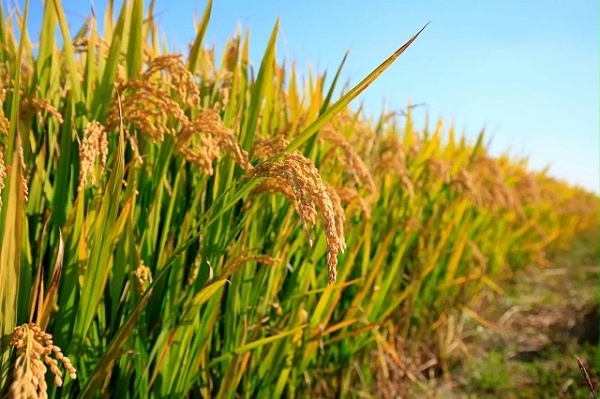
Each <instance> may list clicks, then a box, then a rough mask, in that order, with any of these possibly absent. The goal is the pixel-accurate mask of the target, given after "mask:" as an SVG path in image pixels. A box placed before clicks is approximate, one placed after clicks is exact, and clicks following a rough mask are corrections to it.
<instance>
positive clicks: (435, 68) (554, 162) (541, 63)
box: [3, 0, 600, 193]
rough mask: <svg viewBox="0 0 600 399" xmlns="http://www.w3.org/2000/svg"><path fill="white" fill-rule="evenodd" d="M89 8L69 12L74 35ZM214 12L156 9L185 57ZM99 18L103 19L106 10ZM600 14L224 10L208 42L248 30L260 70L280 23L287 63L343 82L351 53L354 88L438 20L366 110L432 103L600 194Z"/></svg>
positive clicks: (377, 6)
mask: <svg viewBox="0 0 600 399" xmlns="http://www.w3.org/2000/svg"><path fill="white" fill-rule="evenodd" d="M3 3H4V4H5V2H3ZM41 3H42V2H41V1H40V0H33V1H32V2H31V8H30V12H31V15H30V25H29V26H31V27H34V26H39V25H40V24H39V22H38V21H40V20H41V10H42V6H41ZM116 3H117V4H120V2H119V1H117V2H116ZM19 4H21V5H22V4H23V1H22V0H20V1H19ZM90 4H91V3H89V2H86V1H79V0H66V1H63V7H64V9H65V11H66V12H67V18H68V19H69V21H70V25H71V29H72V31H75V30H76V29H78V28H79V27H80V26H81V23H83V20H84V17H85V16H87V15H89V13H90V12H89V10H90ZM204 6H205V3H204V2H198V1H174V0H171V1H165V0H156V6H155V11H156V13H157V21H158V23H159V24H160V26H161V28H162V32H163V33H164V34H165V36H166V37H167V39H168V43H170V44H171V45H172V47H173V48H174V49H175V50H178V51H181V52H183V51H184V49H185V48H187V44H188V43H189V41H191V40H192V39H193V37H194V15H196V16H198V18H199V16H200V15H201V14H202V12H203V10H204ZM94 7H95V9H96V12H97V15H98V16H99V17H100V18H102V17H103V15H104V8H105V1H95V2H94ZM5 9H6V8H5ZM598 13H599V10H598V2H597V1H595V0H594V1H566V0H564V1H550V0H548V1H527V2H523V1H512V0H511V1H504V2H491V1H486V2H474V1H463V0H455V1H451V2H450V1H433V0H421V1H416V0H414V1H413V0H410V1H370V2H367V1H355V0H351V1H314V0H305V1H275V0H271V1H219V0H215V3H214V5H213V11H212V16H211V22H210V24H209V29H208V32H207V36H206V40H205V43H206V44H208V45H212V44H213V43H214V44H215V46H216V48H217V50H219V49H222V48H223V44H224V43H225V41H226V40H227V38H228V37H230V36H231V35H232V34H233V33H235V31H236V29H237V26H238V24H241V26H242V28H243V29H244V30H245V29H246V27H250V32H251V33H250V47H251V54H250V55H251V58H252V61H253V63H254V64H255V65H256V66H258V65H259V64H260V60H261V57H262V53H263V51H264V49H265V46H266V43H267V41H268V38H269V35H270V33H271V30H272V28H273V25H274V24H275V21H276V20H277V18H278V17H280V18H281V29H280V35H279V45H278V59H283V58H285V59H287V60H295V61H296V63H297V65H298V67H299V69H300V70H302V69H305V68H306V67H307V65H309V62H310V64H311V65H312V66H313V67H315V68H316V69H317V70H318V71H320V72H322V71H324V70H330V71H331V74H333V73H334V71H335V69H336V68H337V67H338V65H339V63H340V61H341V59H342V57H343V56H344V53H345V52H346V50H350V55H349V58H348V60H347V62H346V66H345V70H344V73H343V76H342V78H343V81H344V82H345V81H348V82H350V83H352V84H356V83H358V82H359V81H360V80H361V79H362V78H363V77H365V76H366V75H367V74H368V73H370V72H371V71H372V70H373V69H374V68H375V67H376V66H377V65H378V64H379V63H380V62H381V61H383V60H384V59H385V58H387V57H388V56H389V55H390V54H391V53H392V52H393V51H394V50H396V49H397V48H398V47H399V46H400V45H402V44H403V43H404V42H405V41H406V40H408V39H409V38H410V37H411V36H412V35H413V34H414V33H416V32H417V31H418V30H419V29H420V28H421V27H422V26H423V25H424V24H425V23H427V22H428V21H431V23H430V25H429V26H428V27H427V29H426V30H425V31H424V32H423V34H422V35H421V36H420V37H419V38H418V40H417V41H416V42H415V43H413V45H412V46H411V47H410V48H409V49H408V50H407V51H406V52H405V53H404V54H403V55H402V56H401V57H400V58H399V59H398V60H397V61H396V63H395V64H394V65H392V66H391V67H390V68H389V69H388V70H387V71H386V72H385V73H384V74H383V75H382V76H381V77H380V78H379V80H378V81H376V82H375V83H374V84H373V85H372V86H371V87H369V88H368V89H367V90H366V91H365V92H363V93H362V94H361V96H360V97H359V99H358V102H363V103H364V106H365V109H366V111H367V112H369V113H375V114H376V113H378V112H379V110H380V109H381V107H382V105H383V102H384V99H385V103H386V106H387V107H388V109H392V110H399V109H403V108H405V106H406V104H407V102H408V101H409V100H410V101H412V102H413V103H426V106H424V107H420V108H417V109H415V112H414V115H415V118H416V119H417V120H419V119H421V120H424V118H425V116H426V113H428V114H429V117H430V119H431V120H432V121H433V120H435V119H437V118H438V117H443V118H444V120H445V121H446V122H447V124H449V123H450V122H451V121H452V120H454V123H455V126H456V128H457V130H458V131H459V132H464V133H465V134H466V135H467V136H468V137H471V138H473V139H474V138H476V136H477V134H478V133H479V131H480V130H481V129H485V130H486V135H487V138H488V140H491V147H490V148H491V151H492V153H493V154H499V153H501V152H503V151H505V150H507V149H509V148H510V150H511V153H512V154H514V155H516V156H529V158H530V166H531V167H532V168H534V169H542V168H544V167H545V166H547V165H548V164H550V165H551V167H550V172H551V174H552V175H553V176H556V177H558V178H561V179H567V180H569V181H570V182H572V183H575V184H579V185H582V186H584V187H586V188H588V189H590V190H592V191H594V192H596V193H598V191H599V179H600V177H599V168H600V167H599V152H600V144H599V118H598V115H599V108H600V104H599V96H600V93H599V79H598V74H599V61H598V60H599V39H598V35H599V33H598V21H599V20H598ZM30 33H31V34H32V35H36V34H37V32H36V31H35V29H33V28H32V29H31V31H30ZM34 37H35V36H34ZM358 102H357V104H358Z"/></svg>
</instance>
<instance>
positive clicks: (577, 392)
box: [406, 231, 600, 399]
mask: <svg viewBox="0 0 600 399" xmlns="http://www.w3.org/2000/svg"><path fill="white" fill-rule="evenodd" d="M598 240H599V238H598V231H594V232H591V233H589V234H586V235H585V236H582V238H581V239H579V240H578V241H576V242H575V243H574V244H573V246H572V248H570V249H569V250H557V251H555V252H554V253H551V254H549V256H548V258H549V259H550V260H551V263H550V265H549V266H547V267H545V268H542V269H540V268H539V267H534V266H532V267H531V268H528V269H526V270H523V271H521V272H518V273H516V274H515V276H514V280H513V282H512V283H511V284H510V285H508V286H507V289H506V292H505V295H504V296H503V297H501V298H499V299H498V300H497V302H496V303H494V304H493V306H491V307H487V310H486V311H485V312H484V313H482V314H481V315H482V316H483V317H484V318H485V320H487V321H489V325H488V326H487V328H484V327H483V326H481V325H476V324H477V322H476V321H474V320H473V321H471V323H473V324H472V327H474V328H471V329H468V330H471V331H474V333H473V334H471V335H470V336H468V337H466V338H465V339H464V343H465V346H466V348H468V356H467V357H466V359H462V360H461V361H457V362H456V364H454V365H453V366H452V367H451V370H450V373H449V378H436V379H432V380H429V381H428V382H427V383H426V384H419V386H418V387H416V386H415V387H412V388H411V389H409V393H408V394H407V395H406V397H407V398H435V399H437V398H451V399H454V398H456V399H458V398H506V399H512V398H593V397H597V393H598V379H599V378H598V371H599V366H598V361H599V351H598V340H599V339H598V327H599V319H598V314H599V306H598V305H599V301H600V298H599V286H598V282H599V270H600V266H599V265H598V263H599V262H598V260H599V253H600V252H599V250H598V245H599V244H598ZM578 359H579V361H580V363H581V365H582V366H583V367H584V369H585V372H587V374H588V376H589V379H588V381H587V382H586V379H585V377H584V375H583V373H585V372H582V371H580V366H579V362H578ZM590 385H591V386H592V387H590ZM592 389H593V390H594V392H595V393H592Z"/></svg>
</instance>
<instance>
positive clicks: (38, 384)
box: [9, 323, 77, 398]
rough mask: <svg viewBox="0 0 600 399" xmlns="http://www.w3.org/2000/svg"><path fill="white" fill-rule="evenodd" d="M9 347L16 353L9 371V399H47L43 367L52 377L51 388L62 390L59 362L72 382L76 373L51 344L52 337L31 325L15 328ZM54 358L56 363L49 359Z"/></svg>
mask: <svg viewBox="0 0 600 399" xmlns="http://www.w3.org/2000/svg"><path fill="white" fill-rule="evenodd" d="M12 344H13V346H14V347H15V348H16V349H17V360H16V361H15V365H14V371H13V382H12V384H11V386H10V391H9V395H10V397H12V398H47V397H48V394H47V390H48V386H47V385H46V372H47V368H46V365H48V366H49V367H50V372H51V373H52V374H54V384H55V385H56V386H62V383H63V380H62V372H61V371H60V370H59V368H58V361H57V360H60V361H61V362H62V364H63V366H64V368H65V369H66V370H67V373H68V374H69V376H70V377H71V378H72V379H76V378H77V372H76V370H75V367H73V364H71V361H70V360H69V358H68V357H66V356H65V355H63V353H62V352H61V349H60V348H59V347H58V346H56V345H54V344H53V342H52V335H51V334H48V333H46V332H44V331H43V330H41V329H40V327H39V326H38V325H36V324H35V323H29V324H23V325H21V326H19V327H16V328H15V330H14V333H13V338H12ZM52 354H54V357H55V358H56V359H53V358H52V357H51V355H52Z"/></svg>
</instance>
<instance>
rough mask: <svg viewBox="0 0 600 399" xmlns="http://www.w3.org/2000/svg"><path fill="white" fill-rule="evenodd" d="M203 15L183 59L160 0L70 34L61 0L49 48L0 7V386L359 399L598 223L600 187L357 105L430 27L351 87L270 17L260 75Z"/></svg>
mask: <svg viewBox="0 0 600 399" xmlns="http://www.w3.org/2000/svg"><path fill="white" fill-rule="evenodd" d="M210 11H211V2H210V1H209V2H208V4H207V6H206V9H205V11H204V14H203V17H202V19H201V20H200V22H199V24H198V26H197V34H196V37H195V38H194V39H193V41H192V42H191V45H190V48H189V53H188V54H187V55H185V56H183V55H178V54H171V53H169V52H168V51H167V50H166V49H165V46H163V45H161V44H160V43H161V38H159V37H158V33H157V26H156V24H155V22H154V20H153V3H151V4H150V6H149V8H148V9H144V6H143V2H142V1H141V0H128V1H124V2H123V5H122V8H121V10H120V12H119V14H118V15H119V17H118V19H117V20H116V21H115V20H114V18H113V12H114V4H113V2H112V1H109V2H108V5H107V11H106V15H105V16H104V19H103V21H102V22H99V21H97V20H96V17H95V16H93V15H92V16H90V17H89V18H88V19H87V20H86V22H85V23H84V24H83V26H82V27H81V29H79V31H78V32H77V33H76V34H75V35H72V33H71V32H70V31H69V29H68V25H67V22H66V18H65V13H64V10H63V8H62V6H61V4H60V1H59V0H53V1H46V2H44V15H43V21H42V29H41V34H40V37H39V40H38V41H37V51H36V52H34V51H33V48H34V43H35V42H34V40H35V39H32V38H30V37H29V35H28V34H27V33H26V30H25V29H24V28H23V27H24V26H26V21H27V14H28V2H26V3H25V7H24V10H23V12H22V13H21V12H19V11H10V12H6V11H5V10H2V9H0V14H2V18H1V19H0V42H1V43H3V45H2V46H0V89H1V91H0V96H1V97H0V102H1V104H2V107H1V108H0V110H1V111H0V192H1V197H0V201H1V202H0V299H1V305H0V306H1V309H0V314H1V318H2V319H1V323H0V329H1V334H2V337H3V338H2V341H1V357H0V386H1V387H3V391H2V392H3V394H5V395H9V396H13V397H37V396H39V397H96V396H100V395H102V396H109V397H118V398H128V397H157V398H158V397H161V398H162V397H238V396H241V397H282V396H284V397H296V396H299V397H305V396H314V395H334V394H335V395H341V396H346V395H348V394H349V393H350V392H359V391H361V390H362V391H369V390H371V389H373V387H374V386H373V383H374V381H376V379H377V378H378V376H379V375H384V376H386V375H387V376H389V374H390V369H391V368H394V369H395V370H400V371H401V374H402V377H403V378H404V377H405V378H410V379H413V380H416V379H417V378H418V374H419V373H420V372H422V371H423V370H426V369H428V368H432V367H438V368H439V369H440V370H441V372H447V363H446V361H447V359H448V358H449V356H451V355H452V353H453V352H455V351H457V350H458V348H459V347H460V345H459V343H460V338H461V333H462V330H461V328H462V320H463V316H464V315H465V314H469V315H472V314H473V312H472V311H471V310H470V308H471V306H472V305H473V304H474V303H477V302H478V301H479V300H480V299H481V298H482V297H483V296H489V295H492V294H494V293H499V292H500V291H501V288H500V286H499V285H500V282H501V280H502V279H503V277H505V276H506V275H508V274H510V272H511V270H514V269H515V268H519V267H522V266H524V265H526V264H528V263H530V262H534V261H535V262H539V263H543V255H544V249H545V248H546V247H547V246H548V245H549V244H551V243H557V242H560V243H563V244H565V245H566V244H568V242H569V241H570V239H571V238H572V237H573V236H574V235H575V234H576V233H577V232H579V231H582V230H585V229H588V228H593V227H595V226H597V224H598V198H597V197H596V196H595V195H593V194H589V193H586V192H585V191H584V190H582V189H579V188H574V187H570V186H568V185H567V184H566V183H563V182H558V181H555V180H553V179H551V178H549V177H548V176H546V174H545V173H535V172H531V171H529V170H528V169H527V165H526V160H519V159H512V158H511V157H510V156H508V155H506V156H503V157H500V158H493V157H491V156H490V155H489V154H488V152H487V149H486V148H485V146H484V145H483V133H482V134H481V135H480V137H479V139H478V140H477V141H476V142H475V143H472V142H470V141H469V140H467V139H466V138H465V137H464V136H462V135H460V136H459V135H457V134H456V133H455V131H454V129H453V127H452V126H450V127H449V128H448V129H445V128H444V124H443V121H442V120H440V121H438V122H437V124H436V126H435V128H434V129H433V130H430V129H429V127H425V128H424V129H423V130H421V131H418V130H416V129H415V128H414V127H413V120H412V115H411V114H410V112H409V113H408V115H407V116H406V118H405V119H400V118H399V117H395V116H393V115H389V114H386V113H382V114H381V115H380V117H379V119H378V120H372V119H368V118H366V117H365V116H364V115H363V114H362V113H361V111H360V110H358V111H356V110H353V109H352V108H350V107H349V106H348V104H349V103H350V101H351V100H352V99H354V98H355V97H356V96H357V95H359V94H360V93H361V92H362V91H363V90H364V89H365V88H366V87H367V86H368V85H369V84H370V83H371V82H372V81H373V80H374V79H376V78H377V76H379V75H380V74H381V73H382V72H383V71H384V70H385V69H386V68H387V67H388V66H389V65H390V64H391V63H392V62H394V60H396V58H398V56H400V55H401V54H402V52H404V51H405V50H406V49H407V48H408V46H410V45H416V44H412V43H413V41H414V40H415V39H416V37H417V36H418V34H419V33H420V32H419V33H417V34H416V35H415V36H414V37H412V38H411V39H410V40H409V41H408V42H407V43H406V44H404V45H403V46H402V47H400V48H399V49H398V51H396V52H395V53H394V54H392V55H391V56H390V58H388V59H387V60H385V61H384V62H383V63H382V64H381V65H380V66H379V67H377V68H376V69H375V70H374V71H373V73H371V74H370V75H369V76H367V77H366V78H365V79H364V80H363V81H361V82H360V83H359V84H357V85H356V86H354V87H352V88H349V89H348V88H346V89H345V90H344V91H343V94H342V95H341V97H340V98H339V99H338V100H334V98H333V93H334V92H335V88H336V86H337V85H338V79H339V76H340V70H341V69H342V67H343V64H344V62H345V59H344V60H343V61H342V63H341V65H340V67H339V69H338V70H337V73H336V74H335V77H334V79H333V80H332V81H331V82H329V81H328V80H327V79H326V75H325V74H323V75H318V74H314V73H312V72H311V73H310V76H309V77H308V79H307V83H305V84H301V83H300V79H299V77H298V76H297V74H296V71H295V69H294V67H293V66H291V67H289V68H284V67H283V66H282V65H279V64H277V62H276V58H275V44H276V40H277V31H278V22H277V23H276V24H275V26H274V28H273V33H272V35H271V38H270V40H269V43H268V45H267V49H266V51H265V54H264V56H263V59H262V61H261V63H260V67H259V68H258V72H257V73H256V74H255V73H254V70H253V68H252V66H251V65H252V64H251V62H250V60H249V58H248V54H249V46H250V43H249V39H248V35H245V36H244V35H241V34H239V35H236V36H234V37H232V38H231V40H229V41H228V43H227V46H226V48H225V51H224V53H223V56H222V58H221V60H220V62H218V61H217V58H216V55H215V52H214V50H213V49H209V48H205V47H204V46H203V39H204V34H205V32H206V28H207V25H208V23H209V18H210ZM13 16H16V18H13ZM14 21H17V22H18V23H17V25H18V26H14ZM98 23H102V24H103V26H104V29H103V31H104V35H103V36H101V35H100V34H99V32H98V28H97V27H98ZM57 31H58V32H59V37H60V40H58V38H57ZM17 38H18V39H17ZM409 109H410V107H409ZM48 368H49V370H48Z"/></svg>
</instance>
